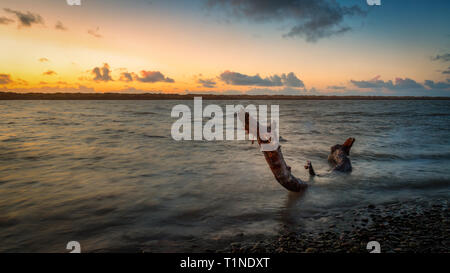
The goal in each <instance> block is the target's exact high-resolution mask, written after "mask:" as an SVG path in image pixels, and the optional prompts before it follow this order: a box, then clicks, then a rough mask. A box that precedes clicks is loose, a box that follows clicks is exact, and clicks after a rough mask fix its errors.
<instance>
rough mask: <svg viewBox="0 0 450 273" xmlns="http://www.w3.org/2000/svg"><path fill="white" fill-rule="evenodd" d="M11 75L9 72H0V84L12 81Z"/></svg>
mask: <svg viewBox="0 0 450 273" xmlns="http://www.w3.org/2000/svg"><path fill="white" fill-rule="evenodd" d="M12 82H13V80H12V79H11V75H9V74H0V84H8V83H12Z"/></svg>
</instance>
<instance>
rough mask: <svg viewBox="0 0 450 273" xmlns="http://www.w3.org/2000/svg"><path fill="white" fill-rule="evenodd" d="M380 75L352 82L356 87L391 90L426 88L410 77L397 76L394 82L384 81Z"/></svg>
mask: <svg viewBox="0 0 450 273" xmlns="http://www.w3.org/2000/svg"><path fill="white" fill-rule="evenodd" d="M379 78H380V76H377V77H375V78H374V79H372V80H370V81H354V80H351V81H350V82H351V83H353V84H354V85H355V86H356V87H359V88H363V89H364V88H372V89H380V88H386V89H390V90H417V89H424V86H423V85H422V84H420V83H418V82H416V81H415V80H412V79H409V78H404V79H402V78H396V79H395V83H393V82H392V81H391V80H389V81H386V82H385V81H383V80H380V79H379Z"/></svg>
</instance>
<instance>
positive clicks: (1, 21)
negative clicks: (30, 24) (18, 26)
mask: <svg viewBox="0 0 450 273" xmlns="http://www.w3.org/2000/svg"><path fill="white" fill-rule="evenodd" d="M9 23H14V20H13V19H9V18H7V17H0V25H7V24H9Z"/></svg>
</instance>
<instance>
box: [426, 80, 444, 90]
mask: <svg viewBox="0 0 450 273" xmlns="http://www.w3.org/2000/svg"><path fill="white" fill-rule="evenodd" d="M425 86H427V87H429V88H431V89H450V79H448V80H447V82H434V81H430V80H426V81H425Z"/></svg>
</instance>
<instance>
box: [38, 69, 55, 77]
mask: <svg viewBox="0 0 450 273" xmlns="http://www.w3.org/2000/svg"><path fill="white" fill-rule="evenodd" d="M57 74H58V73H56V72H55V71H53V70H47V71H45V72H44V73H42V75H44V76H53V75H57Z"/></svg>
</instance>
